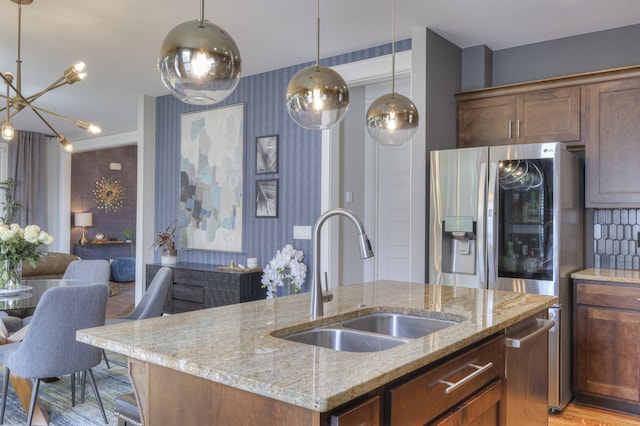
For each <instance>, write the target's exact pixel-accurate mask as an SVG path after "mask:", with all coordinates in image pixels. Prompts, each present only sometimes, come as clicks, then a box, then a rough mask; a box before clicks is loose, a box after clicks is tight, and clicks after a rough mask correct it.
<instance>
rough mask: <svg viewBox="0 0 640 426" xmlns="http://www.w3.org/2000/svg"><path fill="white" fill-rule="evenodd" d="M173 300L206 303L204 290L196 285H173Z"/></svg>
mask: <svg viewBox="0 0 640 426" xmlns="http://www.w3.org/2000/svg"><path fill="white" fill-rule="evenodd" d="M173 299H174V300H175V299H177V300H184V301H187V302H194V303H200V304H202V303H204V288H203V287H197V286H194V285H182V284H174V285H173Z"/></svg>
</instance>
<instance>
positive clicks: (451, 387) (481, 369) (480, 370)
mask: <svg viewBox="0 0 640 426" xmlns="http://www.w3.org/2000/svg"><path fill="white" fill-rule="evenodd" d="M469 367H473V368H475V369H476V371H474V372H473V373H471V374H469V375H468V376H465V377H464V378H462V379H460V380H458V381H457V382H455V383H451V382H447V381H446V380H438V383H444V384H445V385H447V386H448V387H447V388H446V389H445V390H444V393H445V394H446V395H449V394H450V393H451V392H453V391H454V390H456V389H458V388H459V387H460V386H462V385H464V384H465V383H467V382H469V381H470V380H473V379H475V378H476V377H478V376H479V375H481V374H482V373H484V372H485V371H487V370H488V369H490V368H491V367H493V363H492V362H490V363H488V364H487V365H483V366H482V367H481V366H479V365H475V364H469Z"/></svg>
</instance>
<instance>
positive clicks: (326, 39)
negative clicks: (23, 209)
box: [0, 0, 640, 141]
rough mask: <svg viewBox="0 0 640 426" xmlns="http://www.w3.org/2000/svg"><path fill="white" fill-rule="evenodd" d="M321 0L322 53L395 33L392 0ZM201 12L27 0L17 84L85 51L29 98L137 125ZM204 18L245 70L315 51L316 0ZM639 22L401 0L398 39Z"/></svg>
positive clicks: (590, 12)
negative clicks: (172, 52) (225, 36)
mask: <svg viewBox="0 0 640 426" xmlns="http://www.w3.org/2000/svg"><path fill="white" fill-rule="evenodd" d="M320 7H321V10H320V15H321V41H320V44H321V46H320V55H321V57H329V56H334V55H338V54H342V53H347V52H351V51H355V50H360V49H364V48H367V47H373V46H377V45H380V44H384V43H388V42H389V41H390V39H391V19H390V16H391V1H390V0H323V1H322V2H321V6H320ZM199 14H200V2H199V1H197V0H180V1H178V0H136V1H130V0H127V1H125V0H109V1H97V0H93V1H82V2H78V1H76V0H56V1H50V0H34V1H33V3H32V4H31V5H26V6H23V13H22V91H23V94H24V95H25V96H26V95H30V94H32V93H35V92H38V91H40V90H42V89H44V88H45V87H47V86H48V85H49V84H51V83H52V82H53V81H55V80H56V79H57V78H58V77H59V76H61V75H62V72H63V71H64V70H65V69H67V68H68V67H69V66H70V65H71V64H72V63H74V62H76V61H77V60H83V61H85V62H86V64H87V70H88V73H89V76H88V77H87V79H86V80H84V81H83V82H81V83H77V84H75V85H73V86H65V87H62V88H59V89H56V90H54V91H52V92H49V93H47V94H45V95H44V96H42V98H40V99H39V100H38V101H37V102H36V103H35V104H36V105H37V106H39V107H41V108H45V109H49V110H52V111H54V112H56V113H59V114H62V115H66V116H68V117H71V118H73V119H82V120H85V121H91V122H94V123H96V124H98V125H100V126H101V127H102V129H103V135H114V134H118V133H123V132H129V131H134V130H136V124H137V123H136V121H137V98H138V95H140V94H144V95H150V96H161V95H165V94H167V93H168V92H167V90H166V89H165V88H164V86H163V85H162V83H161V81H160V77H159V74H158V71H157V68H156V61H157V55H158V48H159V46H160V43H161V42H162V40H163V38H164V36H165V35H166V33H167V32H168V31H169V30H170V29H171V28H173V27H174V26H176V25H178V24H180V23H182V22H184V21H189V20H194V19H197V18H198V17H199ZM17 16H18V12H17V5H16V4H15V3H13V2H12V1H10V0H0V70H2V71H4V72H6V71H10V72H12V73H14V74H15V68H16V64H15V60H16V56H17ZM205 19H208V20H209V21H211V22H213V23H215V24H218V25H219V26H221V27H222V28H224V29H225V30H226V31H227V32H228V33H229V34H231V36H232V37H233V38H234V39H235V41H236V43H237V44H238V47H239V49H240V53H241V56H242V68H243V76H247V75H253V74H257V73H261V72H264V71H269V70H273V69H278V68H283V67H286V66H290V65H295V64H300V63H304V62H309V61H313V60H315V24H316V2H315V1H313V0H306V1H301V0H270V1H264V0H234V1H233V2H231V1H225V2H223V1H220V0H218V1H214V0H206V1H205ZM636 23H640V1H638V0H615V1H602V0H517V1H514V0H482V1H480V0H397V1H396V40H401V39H405V38H409V37H410V36H411V30H412V29H414V28H424V27H428V28H430V29H432V30H433V31H435V32H437V33H439V34H440V35H442V36H443V37H445V38H446V39H448V40H450V41H451V42H453V43H455V44H456V45H458V46H460V47H462V48H464V47H470V46H476V45H479V44H486V45H487V46H489V48H491V49H493V50H498V49H504V48H508V47H513V46H519V45H523V44H529V43H534V42H539V41H545V40H551V39H555V38H560V37H567V36H571V35H577V34H583V33H588V32H593V31H599V30H604V29H610V28H617V27H622V26H626V25H632V24H636ZM3 89H4V88H3ZM283 96H284V94H283ZM0 121H2V120H1V119H0ZM11 121H12V123H13V124H14V126H15V127H16V128H17V129H20V130H30V131H36V132H42V133H47V134H50V133H51V132H50V131H49V130H48V129H47V128H46V127H44V126H43V125H42V123H41V122H40V120H39V119H38V118H37V117H35V115H34V114H33V113H32V112H31V111H22V112H20V113H19V114H17V115H16V116H15V117H14V118H13V119H12V120H11ZM49 121H50V123H51V124H52V125H53V127H54V128H56V130H57V131H58V132H59V133H61V134H64V135H65V136H67V137H68V138H69V139H70V140H72V141H73V140H80V139H87V138H90V136H87V134H86V133H84V132H83V131H81V130H79V129H77V128H75V126H73V125H71V124H68V123H67V122H65V121H61V120H59V119H57V118H51V119H50V120H49Z"/></svg>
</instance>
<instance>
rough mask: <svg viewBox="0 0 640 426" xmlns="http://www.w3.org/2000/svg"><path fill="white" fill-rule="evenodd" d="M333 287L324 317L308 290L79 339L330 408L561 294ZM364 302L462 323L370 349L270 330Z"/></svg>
mask: <svg viewBox="0 0 640 426" xmlns="http://www.w3.org/2000/svg"><path fill="white" fill-rule="evenodd" d="M332 291H333V293H334V299H333V301H331V302H329V303H325V307H324V309H325V316H324V317H322V318H321V319H318V320H316V321H313V324H310V319H309V313H308V312H309V293H302V294H297V295H292V296H287V297H281V298H277V299H271V300H259V301H255V302H247V303H241V304H237V305H228V306H223V307H219V308H213V309H205V310H200V311H194V312H187V313H182V314H177V315H171V316H165V317H160V318H154V319H148V320H143V321H134V322H131V323H126V324H117V325H110V326H104V327H97V328H93V329H86V330H81V331H79V332H78V334H77V338H78V340H79V341H81V342H85V343H89V344H92V345H95V346H98V347H101V348H104V349H107V350H111V351H114V352H117V353H121V354H124V355H126V356H128V357H131V358H135V359H138V360H142V361H147V362H150V363H154V364H158V365H161V366H164V367H168V368H171V369H175V370H178V371H181V372H184V373H187V374H192V375H195V376H198V377H202V378H205V379H208V380H212V381H215V382H219V383H222V384H225V385H228V386H232V387H235V388H239V389H243V390H246V391H249V392H253V393H257V394H260V395H264V396H267V397H269V398H273V399H276V400H280V401H284V402H288V403H291V404H295V405H298V406H302V407H305V408H308V409H311V410H315V411H320V412H324V411H329V410H331V409H333V408H335V407H337V406H339V405H341V404H343V403H345V402H348V401H350V400H352V399H353V398H356V397H358V396H360V395H363V394H365V393H366V392H368V391H371V390H373V389H375V388H377V387H379V386H381V385H384V384H386V383H388V382H390V381H392V380H394V379H397V378H399V377H401V376H403V375H406V374H408V373H410V372H412V371H415V370H416V369H418V368H420V367H423V366H426V365H428V364H430V363H432V362H434V361H437V360H438V359H440V358H442V357H444V356H446V355H449V354H451V353H453V352H455V351H457V350H459V349H462V348H464V347H466V346H468V345H470V344H472V343H474V342H477V341H479V340H481V339H483V338H484V337H487V336H490V335H492V334H494V333H497V332H499V331H501V330H503V329H504V328H506V327H508V326H509V325H511V324H514V323H516V322H518V321H520V320H522V319H524V318H527V317H529V316H531V315H533V314H535V313H537V312H539V311H541V310H543V309H546V308H548V307H550V306H551V305H553V304H554V303H556V302H557V298H555V297H548V296H540V295H533V294H519V293H512V292H502V291H489V290H479V289H469V288H462V287H449V286H438V285H429V284H421V283H406V282H396V281H375V282H370V283H365V284H356V285H351V286H345V287H340V288H337V289H332ZM362 305H365V306H364V307H362ZM363 310H369V311H376V310H377V311H380V310H391V311H399V312H408V313H422V314H425V315H434V316H438V317H448V318H454V319H457V320H458V321H459V322H458V323H457V324H456V325H454V326H452V327H449V328H446V329H444V330H442V331H439V332H436V333H433V334H431V335H428V336H426V337H423V338H420V339H415V340H412V341H410V342H408V343H405V344H402V345H399V346H396V347H394V348H391V349H387V350H385V351H380V352H369V353H351V352H339V351H334V350H331V349H325V348H320V347H315V346H311V345H306V344H302V343H297V342H291V341H288V340H284V339H281V338H278V337H274V336H273V335H272V333H274V332H276V333H275V334H279V333H278V331H281V330H283V329H286V330H287V331H296V330H298V331H301V330H303V329H306V328H311V325H320V324H326V323H330V322H334V321H337V320H341V319H345V318H349V317H353V316H356V315H357V312H359V311H363ZM425 311H427V312H425Z"/></svg>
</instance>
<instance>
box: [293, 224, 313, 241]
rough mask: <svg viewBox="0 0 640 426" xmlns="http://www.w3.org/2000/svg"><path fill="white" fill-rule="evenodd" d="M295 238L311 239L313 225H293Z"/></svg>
mask: <svg viewBox="0 0 640 426" xmlns="http://www.w3.org/2000/svg"><path fill="white" fill-rule="evenodd" d="M293 239H294V240H310V239H311V227H310V226H297V225H296V226H294V227H293Z"/></svg>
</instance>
